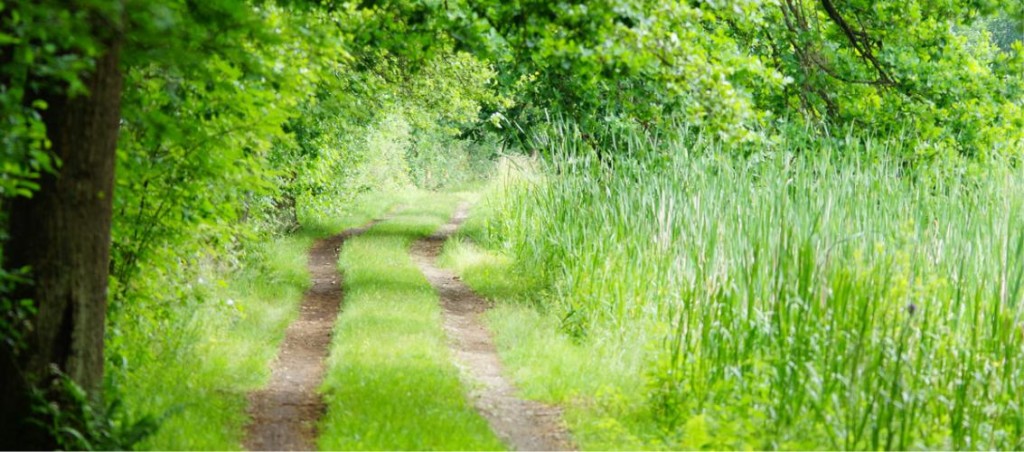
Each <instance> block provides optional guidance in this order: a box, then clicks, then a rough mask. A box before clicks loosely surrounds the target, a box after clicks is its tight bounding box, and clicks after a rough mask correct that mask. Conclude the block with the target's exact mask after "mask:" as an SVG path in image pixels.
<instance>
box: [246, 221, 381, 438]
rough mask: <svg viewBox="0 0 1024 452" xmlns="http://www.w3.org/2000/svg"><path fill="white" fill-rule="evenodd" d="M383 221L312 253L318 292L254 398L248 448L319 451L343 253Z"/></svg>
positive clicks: (312, 292)
mask: <svg viewBox="0 0 1024 452" xmlns="http://www.w3.org/2000/svg"><path fill="white" fill-rule="evenodd" d="M378 221H380V220H373V221H371V222H369V223H367V224H366V225H363V226H361V227H358V228H352V229H347V230H345V231H344V232H342V233H341V234H338V235H335V236H333V237H328V238H326V239H321V240H318V241H317V242H316V243H314V244H313V247H312V248H311V249H310V251H309V263H308V264H307V265H308V268H309V273H310V276H311V277H312V280H313V287H311V288H310V289H309V290H308V291H307V292H306V294H305V296H304V297H303V299H302V305H301V308H300V309H301V312H300V314H299V318H298V319H297V320H295V321H294V322H292V324H291V325H289V326H288V329H287V330H286V331H285V337H284V342H283V343H282V344H281V349H280V351H278V355H277V359H276V360H275V361H274V363H273V365H272V368H271V377H270V383H269V384H267V386H266V387H265V388H263V389H261V390H259V391H256V392H253V393H251V394H249V415H250V416H251V418H252V421H251V422H250V423H249V425H248V427H247V429H246V435H245V441H244V446H245V448H246V449H248V450H313V449H316V423H317V422H318V421H319V420H320V417H321V416H323V413H324V409H325V408H324V403H323V401H322V400H321V399H320V395H319V394H318V393H317V389H318V388H319V386H320V383H321V382H322V381H323V376H324V363H323V360H324V358H325V357H327V350H328V347H329V346H330V342H331V330H332V328H333V327H334V323H335V320H336V319H337V317H338V310H339V309H340V306H341V297H342V292H341V277H340V274H339V273H338V252H339V250H340V249H341V245H342V244H343V243H344V242H345V240H347V239H348V238H350V237H352V236H355V235H358V234H361V233H363V232H366V230H367V229H369V228H371V227H372V226H373V225H374V224H376V223H377V222H378Z"/></svg>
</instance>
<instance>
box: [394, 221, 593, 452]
mask: <svg viewBox="0 0 1024 452" xmlns="http://www.w3.org/2000/svg"><path fill="white" fill-rule="evenodd" d="M468 211H469V205H468V204H465V203H464V204H461V205H459V207H458V209H457V210H456V212H455V215H454V216H453V217H452V219H451V221H450V222H449V223H448V224H445V225H444V226H441V228H439V229H438V230H437V232H435V233H434V234H433V235H431V236H430V237H427V238H425V239H422V240H419V241H417V242H415V243H414V244H413V246H412V250H411V253H412V257H413V260H414V261H415V262H416V264H417V265H419V267H420V270H421V271H422V272H423V274H424V275H425V276H426V277H427V280H429V281H430V284H431V285H433V286H434V288H435V290H437V292H438V294H439V296H440V298H441V307H442V315H443V319H444V329H445V333H446V334H447V335H448V345H449V348H450V349H451V351H452V354H453V355H454V357H455V362H456V365H457V366H458V367H459V370H460V372H461V373H462V375H463V378H464V379H465V380H468V381H469V382H471V391H470V394H469V397H470V399H471V401H472V403H473V405H474V407H475V408H476V409H477V411H479V412H480V413H481V414H482V415H483V416H484V417H485V418H486V419H487V421H488V423H489V424H490V426H491V430H493V431H494V432H495V434H497V435H498V437H499V438H501V439H502V440H503V441H505V443H506V444H508V445H509V446H510V447H512V448H513V449H515V450H572V449H575V446H574V445H573V443H572V440H571V439H570V436H569V433H568V431H567V430H566V429H565V426H564V423H563V422H562V416H561V411H560V410H559V409H558V408H557V407H554V406H549V405H545V404H542V403H539V402H535V401H530V400H524V399H522V398H520V397H519V396H518V392H517V390H516V388H515V386H514V385H513V384H512V382H511V381H509V380H508V379H507V378H505V376H504V372H503V368H502V364H501V360H500V359H499V357H498V351H497V348H495V346H494V339H493V338H492V336H491V333H490V331H489V330H488V329H487V326H486V325H485V324H484V319H483V314H484V313H485V312H486V311H487V309H488V307H489V304H488V302H487V301H486V300H484V299H483V298H481V297H480V296H479V295H477V294H476V293H474V292H473V291H472V290H471V289H470V288H469V287H467V286H466V285H465V284H463V283H462V282H461V281H460V280H459V278H458V277H457V276H456V275H455V274H453V273H452V272H450V271H448V270H445V269H441V268H439V267H438V266H437V258H438V256H439V255H440V254H441V248H442V247H443V246H444V242H445V240H447V239H448V237H449V236H451V234H452V233H454V232H455V230H456V229H458V227H459V225H461V224H462V222H463V221H465V219H466V217H467V216H468Z"/></svg>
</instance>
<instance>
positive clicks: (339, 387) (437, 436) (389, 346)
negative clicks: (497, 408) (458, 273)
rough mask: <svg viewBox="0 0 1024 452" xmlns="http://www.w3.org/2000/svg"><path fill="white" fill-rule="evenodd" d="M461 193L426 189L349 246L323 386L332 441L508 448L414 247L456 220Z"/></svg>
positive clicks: (324, 429)
mask: <svg viewBox="0 0 1024 452" xmlns="http://www.w3.org/2000/svg"><path fill="white" fill-rule="evenodd" d="M456 201H457V199H456V198H455V197H453V196H445V195H436V194H428V195H424V196H422V197H421V198H420V199H418V200H416V201H415V202H411V203H410V205H409V207H408V208H407V209H405V210H403V211H402V212H401V213H400V214H399V215H397V216H396V217H395V218H393V219H392V220H389V221H387V222H385V223H381V224H379V225H377V226H376V227H374V228H373V229H372V230H371V231H369V232H367V233H366V234H364V235H362V236H360V237H357V238H354V239H352V240H350V241H348V242H347V243H346V245H345V247H344V250H343V251H342V255H341V268H342V270H343V272H344V274H345V299H344V302H343V305H342V313H341V315H340V316H339V319H338V324H337V326H336V328H335V333H334V340H333V344H332V349H331V356H330V358H329V360H328V372H327V377H326V379H325V382H324V385H323V390H324V393H325V398H326V400H327V403H328V411H327V415H326V416H325V418H324V419H323V421H322V422H321V437H320V439H319V445H320V447H321V448H322V449H329V450H365V449H385V450H421V449H431V450H436V449H445V450H465V449H501V448H502V447H503V446H502V445H501V443H500V442H499V441H498V440H497V439H496V438H495V437H494V435H493V434H492V433H491V431H490V428H489V427H488V425H487V422H486V421H485V420H484V419H483V418H482V417H480V415H479V414H477V413H476V411H475V410H474V409H473V407H472V406H470V405H469V404H468V402H467V400H466V396H465V391H466V390H465V388H464V387H463V385H462V384H461V382H460V380H459V373H458V370H457V369H456V367H455V366H454V364H453V363H452V361H451V356H450V353H449V351H448V348H447V346H446V342H445V341H446V338H445V335H444V331H443V330H442V328H441V319H440V308H439V306H438V298H437V295H436V293H435V292H434V290H433V288H432V287H431V286H430V284H429V283H428V282H427V280H426V278H425V277H424V276H423V275H422V274H421V273H420V271H419V269H418V268H417V267H416V266H415V264H414V263H413V262H412V260H411V258H410V257H409V253H408V250H409V246H410V245H411V244H412V242H413V241H414V240H416V239H418V238H421V237H424V236H426V235H428V234H430V233H432V232H433V231H434V230H436V229H437V227H438V226H440V225H441V224H444V223H445V222H447V220H448V218H449V217H450V215H451V213H452V211H453V210H454V207H455V204H456Z"/></svg>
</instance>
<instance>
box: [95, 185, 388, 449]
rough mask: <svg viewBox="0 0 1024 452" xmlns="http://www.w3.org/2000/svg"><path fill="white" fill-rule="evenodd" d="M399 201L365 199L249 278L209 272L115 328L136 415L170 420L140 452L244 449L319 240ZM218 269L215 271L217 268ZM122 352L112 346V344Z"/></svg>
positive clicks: (121, 378) (114, 379) (285, 246)
mask: <svg viewBox="0 0 1024 452" xmlns="http://www.w3.org/2000/svg"><path fill="white" fill-rule="evenodd" d="M396 200H397V197H392V196H372V197H365V198H362V199H360V200H359V201H358V202H356V203H354V204H353V205H352V206H351V208H350V209H349V210H348V211H349V212H350V213H349V214H348V215H344V216H340V217H338V218H337V219H335V220H333V221H332V223H331V224H316V225H307V227H306V228H304V229H303V230H301V231H299V232H298V233H296V234H295V235H292V236H288V237H283V238H279V239H277V240H274V241H272V242H268V243H266V244H263V245H258V246H257V248H256V250H255V252H254V253H253V254H252V255H251V256H250V257H248V258H247V260H246V262H245V264H243V265H242V266H241V267H240V269H239V270H237V271H235V272H233V273H230V274H218V272H216V271H215V270H213V269H212V268H206V269H201V271H200V272H199V273H198V274H199V275H200V276H199V277H197V278H196V280H194V281H192V282H191V283H189V284H188V287H187V288H185V289H183V288H166V289H164V290H166V291H172V292H170V294H169V295H170V296H177V297H180V302H179V303H176V304H173V305H165V306H160V307H159V308H160V309H133V310H130V311H125V312H122V313H121V314H120V315H121V316H122V317H121V318H119V319H117V321H116V322H111V323H112V324H113V325H114V326H113V328H120V329H122V330H124V331H122V334H118V335H115V336H114V337H117V338H118V339H119V342H118V343H117V344H108V347H110V349H112V350H113V351H114V356H113V357H112V358H113V359H111V361H113V362H114V364H113V365H117V366H118V368H116V369H115V371H113V372H109V373H108V375H110V376H111V381H110V382H108V383H109V384H110V385H113V386H115V387H118V389H119V391H118V392H119V393H121V394H123V395H122V396H121V397H122V400H123V403H124V406H125V407H126V411H127V412H128V413H129V415H130V416H131V417H134V418H138V417H140V416H142V415H144V414H147V413H148V414H151V415H155V416H157V417H158V418H160V419H161V422H160V426H159V429H158V430H157V431H156V432H155V433H154V434H153V435H152V436H151V437H149V438H147V439H146V440H145V441H144V442H142V443H141V444H139V445H138V446H137V448H139V449H158V450H168V449H170V450H180V449H186V450H189V449H191V450H194V449H215V450H237V449H240V448H241V441H242V437H243V435H244V426H245V424H246V422H247V421H248V417H247V416H246V413H245V410H246V404H247V399H246V394H247V393H248V392H249V391H253V390H255V389H258V388H260V387H261V386H263V385H264V384H266V382H267V381H268V379H269V372H270V362H271V361H272V360H273V359H274V357H275V356H276V354H277V349H278V346H279V344H280V342H281V340H282V339H283V338H284V331H285V329H286V328H287V326H288V325H289V324H290V323H291V322H292V321H293V320H294V319H295V318H296V316H297V314H298V309H297V307H298V303H299V302H300V301H301V298H302V294H303V293H304V292H305V290H306V289H307V288H308V287H309V284H310V281H309V274H308V272H307V269H306V264H307V253H308V250H309V247H310V246H311V245H312V243H313V241H314V240H315V239H317V238H320V237H323V236H326V235H329V234H331V233H335V232H338V231H340V230H342V229H345V228H348V227H353V226H356V225H359V224H363V223H365V222H366V221H368V220H369V219H371V218H372V217H373V216H376V215H379V214H381V213H382V212H384V211H385V210H386V209H388V208H390V207H391V206H393V205H394V203H395V202H396ZM211 267H212V266H211ZM111 345H112V346H111Z"/></svg>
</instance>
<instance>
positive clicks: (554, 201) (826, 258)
mask: <svg viewBox="0 0 1024 452" xmlns="http://www.w3.org/2000/svg"><path fill="white" fill-rule="evenodd" d="M627 138H628V137H627ZM566 139H572V137H567V138H566ZM713 146H714V145H713V144H710V143H708V142H707V141H702V140H701V139H696V140H694V141H690V142H686V143H672V144H667V145H665V148H664V149H667V150H669V151H668V152H665V153H661V152H659V150H657V149H651V148H637V149H635V150H636V151H637V154H636V155H633V156H630V157H629V158H622V159H614V160H610V161H607V160H606V161H604V162H602V161H599V160H597V159H595V158H588V157H586V156H583V157H577V158H573V159H556V160H554V162H555V163H553V164H551V165H550V166H543V168H542V169H541V170H538V171H537V173H535V174H532V175H531V176H530V177H528V178H519V179H514V180H512V181H511V182H509V183H508V184H507V185H505V186H504V188H501V189H498V190H497V191H496V192H495V194H494V195H492V198H491V199H492V201H491V203H492V209H493V210H492V211H493V214H492V216H491V221H490V222H488V223H487V224H486V225H485V226H478V227H477V228H475V231H476V232H475V236H476V237H477V240H478V241H480V242H482V243H484V244H486V245H487V246H488V247H490V248H491V249H494V250H495V251H494V252H499V253H503V256H504V257H495V256H488V255H486V254H485V256H486V257H473V256H475V254H473V253H469V252H468V251H466V248H465V247H466V246H465V245H463V246H462V247H461V248H459V247H456V248H454V249H452V250H450V254H449V255H450V256H451V257H452V258H455V259H456V262H459V261H461V262H462V263H461V264H458V265H456V268H458V267H460V266H461V267H462V273H463V274H464V275H465V278H466V280H467V282H468V283H469V284H471V285H473V286H474V287H477V288H478V289H479V290H480V291H481V292H484V293H487V294H489V295H492V296H497V297H499V298H502V297H506V298H511V299H512V300H516V299H522V298H523V297H526V299H530V300H532V301H533V303H534V304H536V305H539V306H540V310H539V311H538V312H533V311H530V310H527V309H524V307H523V306H524V305H523V304H522V303H521V302H520V303H518V304H517V303H512V304H509V305H507V306H504V307H502V308H501V309H499V310H498V311H496V312H495V315H494V316H493V317H492V325H493V326H494V327H495V329H496V330H497V337H498V338H499V342H500V344H501V347H502V351H503V357H504V358H505V359H506V360H507V362H508V363H510V364H511V365H512V366H513V368H515V369H516V370H515V372H516V375H517V376H518V377H519V381H520V382H521V384H523V385H524V387H526V388H528V393H529V394H530V395H531V396H534V397H539V398H542V399H546V400H553V401H567V402H570V403H572V404H573V405H576V406H577V408H576V409H575V410H574V412H575V413H574V414H572V415H571V416H570V420H571V421H572V422H575V423H577V429H578V430H577V433H578V434H580V437H579V440H580V441H581V442H582V443H583V445H584V446H585V447H593V448H602V447H609V446H611V445H612V444H626V445H627V447H629V446H628V445H632V446H635V447H653V446H654V445H657V446H658V447H664V448H689V447H697V448H700V447H711V448H718V449H721V448H725V449H739V448H747V447H753V448H786V449H791V448H836V449H862V448H863V449H882V448H884V449H893V448H895V449H907V448H939V449H949V448H953V449H964V448H999V449H1013V448H1020V447H1021V446H1022V442H1021V441H1024V412H1022V411H1021V409H1020V407H1019V406H1018V403H1017V402H1016V401H1017V400H1020V399H1021V397H1022V392H1024V368H1021V367H1020V365H1019V364H1018V363H1020V362H1022V361H1021V359H1022V358H1024V356H1022V353H1024V348H1022V345H1024V330H1022V328H1024V323H1022V310H1021V307H1020V300H1021V299H1022V298H1021V297H1022V292H1021V288H1022V285H1021V281H1022V280H1024V232H1022V231H1024V227H1022V226H1024V223H1022V221H1024V220H1022V219H1021V218H1020V217H1019V216H1017V215H1016V214H1014V212H1018V211H1019V209H1020V207H1021V206H1020V204H1021V202H1022V201H1021V199H1024V198H1021V192H1022V190H1024V179H1022V178H1021V175H1020V173H1019V171H1017V170H1000V169H991V170H989V171H987V172H986V173H984V174H981V175H977V176H976V177H975V176H967V177H962V178H939V177H930V178H927V179H924V180H921V179H919V178H925V177H927V176H928V170H927V169H926V168H919V169H918V170H917V172H915V173H914V176H909V175H906V174H903V173H904V169H903V168H902V167H901V166H900V165H898V164H893V163H892V160H891V159H890V158H889V157H887V156H890V155H893V154H894V152H892V151H891V150H888V149H884V148H872V143H871V142H858V141H856V140H851V141H850V142H849V143H848V145H847V147H846V148H845V149H842V151H843V153H840V152H839V151H840V149H828V148H821V149H819V150H818V152H817V153H816V154H815V155H814V156H813V158H812V157H810V156H806V155H796V154H790V153H786V152H784V151H780V152H766V153H764V154H758V155H754V156H752V157H749V158H734V157H726V156H723V154H721V153H720V152H718V151H717V150H716V149H714V148H713ZM709 147H710V148H709ZM782 149H786V146H783V147H782ZM644 153H649V154H647V155H648V156H647V157H644V156H642V155H643V154H644ZM556 172H558V173H560V174H558V175H556V174H555V173H556ZM938 174H945V173H938ZM641 178H643V179H642V180H643V183H642V184H638V183H637V181H638V180H640V179H641ZM460 256H461V258H460ZM499 256H501V255H499ZM510 258H511V259H514V265H513V266H511V267H510V266H508V265H507V264H506V263H505V262H507V260H508V259H510ZM502 267H504V268H505V270H504V271H511V272H513V273H517V274H519V276H518V278H525V279H527V280H532V281H537V283H535V284H536V285H538V286H539V287H542V288H544V290H541V291H534V292H533V293H532V294H529V293H527V294H523V293H519V292H513V293H511V294H510V293H509V291H508V288H509V287H522V285H519V284H511V283H510V284H506V285H504V286H501V285H496V284H495V283H493V282H483V281H481V279H482V277H483V278H487V279H491V278H493V275H494V274H496V273H500V271H501V270H498V269H500V268H502ZM510 295H511V296H510ZM527 306H528V305H527ZM534 323H540V324H542V325H548V326H549V328H551V329H557V330H558V331H561V332H562V333H564V334H563V335H562V336H558V335H554V334H553V333H551V332H550V331H549V332H537V331H532V330H531V329H530V328H528V327H525V326H524V325H529V324H534ZM569 338H573V339H574V340H575V342H576V343H575V344H573V343H571V342H569V341H568V339H569ZM540 350H543V351H544V352H543V353H544V354H543V357H540V358H532V357H531V353H535V352H537V351H540ZM637 360H641V361H642V364H640V365H637V364H634V363H636V362H637ZM612 363H618V364H617V365H612ZM606 366H608V367H606ZM599 375H600V376H599ZM602 376H603V377H602ZM640 381H642V389H638V388H637V383H638V382H640ZM595 385H597V386H596V387H595ZM609 411H610V412H611V416H610V418H611V419H609V420H605V422H603V423H602V420H601V419H600V417H601V416H604V415H606V414H607V413H608V412H609ZM580 413H582V414H580ZM599 425H602V426H604V427H605V428H607V429H608V430H609V431H608V432H600V431H593V430H594V428H595V426H599ZM608 435H616V436H623V437H624V438H625V439H626V440H628V442H617V443H611V444H609V443H607V442H605V440H606V437H607V436H608ZM616 441H623V440H622V439H616ZM634 441H639V442H634Z"/></svg>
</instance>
